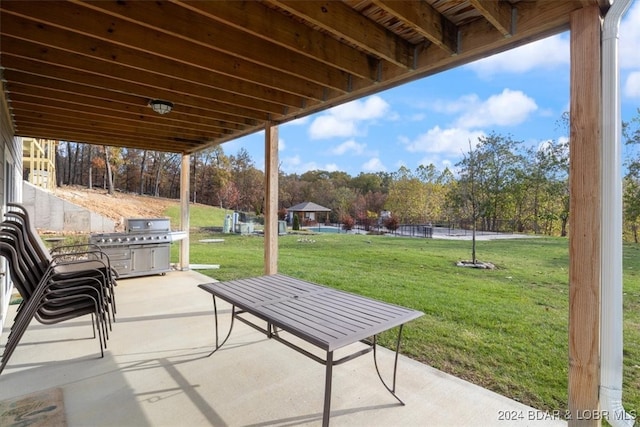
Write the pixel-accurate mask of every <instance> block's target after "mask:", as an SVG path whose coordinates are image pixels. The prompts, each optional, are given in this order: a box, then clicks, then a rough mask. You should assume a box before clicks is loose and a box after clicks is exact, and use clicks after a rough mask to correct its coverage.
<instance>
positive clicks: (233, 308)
mask: <svg viewBox="0 0 640 427" xmlns="http://www.w3.org/2000/svg"><path fill="white" fill-rule="evenodd" d="M235 317H236V306H235V305H233V306H231V324H230V325H229V332H228V333H227V336H226V337H225V338H224V340H223V341H222V344H219V334H218V305H217V304H216V296H215V295H213V319H214V324H215V330H216V346H215V347H214V348H213V350H212V351H211V353H209V354H208V355H207V357H209V356H211V355H212V354H213V353H215V352H216V351H218V349H219V348H220V347H222V346H223V345H224V343H226V342H227V340H228V339H229V337H230V336H231V331H232V330H233V321H234V319H235Z"/></svg>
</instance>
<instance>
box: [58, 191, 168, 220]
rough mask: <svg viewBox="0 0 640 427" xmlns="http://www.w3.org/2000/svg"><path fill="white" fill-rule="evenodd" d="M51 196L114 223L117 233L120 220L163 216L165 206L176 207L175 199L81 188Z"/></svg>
mask: <svg viewBox="0 0 640 427" xmlns="http://www.w3.org/2000/svg"><path fill="white" fill-rule="evenodd" d="M53 194H55V195H56V196H57V197H60V198H61V199H64V200H67V201H68V202H70V203H74V204H76V205H78V206H82V207H84V208H86V209H89V210H91V211H93V212H96V213H98V214H100V215H104V216H105V217H107V218H109V219H112V220H113V221H115V222H116V224H117V227H116V229H117V230H121V227H122V223H123V219H124V218H158V217H164V216H165V215H164V212H165V210H166V209H167V208H168V207H169V206H172V205H178V204H180V201H179V200H174V199H164V198H161V197H151V196H140V195H137V194H132V193H121V192H115V193H114V194H108V193H107V191H106V190H103V189H95V188H94V189H88V188H86V187H81V186H64V187H59V188H56V189H55V190H53Z"/></svg>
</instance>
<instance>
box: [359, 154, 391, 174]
mask: <svg viewBox="0 0 640 427" xmlns="http://www.w3.org/2000/svg"><path fill="white" fill-rule="evenodd" d="M362 170H363V171H364V172H386V170H387V168H386V167H385V166H384V165H383V164H382V161H380V159H379V158H377V157H374V158H372V159H369V161H368V162H366V163H364V164H363V165H362Z"/></svg>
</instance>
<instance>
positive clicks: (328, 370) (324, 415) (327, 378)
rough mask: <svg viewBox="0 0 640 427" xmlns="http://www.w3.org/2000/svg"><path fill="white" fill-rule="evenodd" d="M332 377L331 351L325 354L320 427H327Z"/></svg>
mask: <svg viewBox="0 0 640 427" xmlns="http://www.w3.org/2000/svg"><path fill="white" fill-rule="evenodd" d="M332 375H333V351H328V352H327V360H326V373H325V379H324V409H323V412H322V427H328V426H329V416H330V415H331V378H332Z"/></svg>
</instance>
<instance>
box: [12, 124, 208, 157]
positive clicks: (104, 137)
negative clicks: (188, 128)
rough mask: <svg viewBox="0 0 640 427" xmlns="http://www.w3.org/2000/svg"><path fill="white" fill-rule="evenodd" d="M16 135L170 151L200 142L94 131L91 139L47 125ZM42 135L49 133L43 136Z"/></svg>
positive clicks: (193, 146)
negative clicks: (144, 137)
mask: <svg viewBox="0 0 640 427" xmlns="http://www.w3.org/2000/svg"><path fill="white" fill-rule="evenodd" d="M16 134H17V135H18V136H24V137H32V138H48V139H55V140H58V141H74V142H83V143H89V144H92V143H93V144H98V145H109V146H114V147H131V148H144V149H148V150H153V149H156V148H155V147H157V149H159V150H161V149H162V148H163V149H164V150H167V151H169V149H170V147H172V148H173V150H172V151H174V152H177V151H182V150H184V149H192V148H198V147H199V146H200V144H201V143H197V142H191V141H177V140H175V139H171V138H156V139H151V140H140V139H139V138H138V136H135V137H133V138H130V137H122V136H113V135H110V134H101V133H99V132H98V133H94V134H92V139H86V136H85V135H84V134H82V133H78V132H75V131H73V130H69V129H65V128H62V129H61V128H58V127H48V126H31V127H29V128H26V129H21V130H18V131H17V133H16ZM43 135H49V136H48V137H47V136H43ZM176 145H180V148H179V149H178V150H176Z"/></svg>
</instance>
